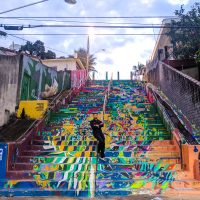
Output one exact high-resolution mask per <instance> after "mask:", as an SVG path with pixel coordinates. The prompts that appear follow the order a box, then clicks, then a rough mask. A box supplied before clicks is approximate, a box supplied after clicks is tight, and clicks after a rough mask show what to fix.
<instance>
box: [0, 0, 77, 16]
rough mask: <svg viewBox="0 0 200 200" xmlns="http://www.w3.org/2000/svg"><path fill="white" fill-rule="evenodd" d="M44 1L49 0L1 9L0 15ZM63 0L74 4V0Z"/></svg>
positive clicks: (43, 0)
mask: <svg viewBox="0 0 200 200" xmlns="http://www.w3.org/2000/svg"><path fill="white" fill-rule="evenodd" d="M46 1H49V0H42V1H37V2H34V3H30V4H27V5H24V6H20V7H17V8H13V9H10V10H6V11H3V12H0V15H2V14H5V13H8V12H11V11H15V10H19V9H21V8H26V7H29V6H33V5H35V4H39V3H43V2H46ZM64 2H65V3H69V4H76V0H64Z"/></svg>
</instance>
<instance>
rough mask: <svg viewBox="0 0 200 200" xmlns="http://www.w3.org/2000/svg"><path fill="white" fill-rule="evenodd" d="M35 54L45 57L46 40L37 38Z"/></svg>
mask: <svg viewBox="0 0 200 200" xmlns="http://www.w3.org/2000/svg"><path fill="white" fill-rule="evenodd" d="M33 47H34V54H35V55H36V56H39V57H41V59H44V58H45V47H44V42H42V41H40V40H37V41H36V42H35V43H34V44H33Z"/></svg>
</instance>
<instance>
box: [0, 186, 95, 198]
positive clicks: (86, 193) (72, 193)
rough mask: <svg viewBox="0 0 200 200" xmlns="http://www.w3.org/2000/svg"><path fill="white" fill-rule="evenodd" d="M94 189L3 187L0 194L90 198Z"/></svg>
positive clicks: (9, 195) (8, 195)
mask: <svg viewBox="0 0 200 200" xmlns="http://www.w3.org/2000/svg"><path fill="white" fill-rule="evenodd" d="M91 193H94V191H92V192H91V191H90V190H78V191H77V190H72V189H71V190H66V188H64V189H54V190H49V189H48V188H47V189H44V188H41V189H39V188H34V190H33V188H31V189H25V188H22V189H9V190H8V189H3V190H0V194H1V195H2V196H7V197H12V196H14V197H15V196H27V197H30V196H40V197H44V196H45V197H51V196H58V194H59V196H64V197H65V196H66V197H79V198H88V197H93V194H91Z"/></svg>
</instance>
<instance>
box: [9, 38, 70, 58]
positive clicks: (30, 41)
mask: <svg viewBox="0 0 200 200" xmlns="http://www.w3.org/2000/svg"><path fill="white" fill-rule="evenodd" d="M7 35H9V36H12V37H14V38H17V39H20V40H23V41H26V42H31V41H30V40H27V39H24V38H21V37H18V36H16V35H14V34H7ZM31 43H32V42H31ZM44 47H45V48H47V49H50V50H53V51H56V52H60V53H63V54H68V53H67V52H63V51H60V50H57V49H53V48H51V47H48V46H45V45H44Z"/></svg>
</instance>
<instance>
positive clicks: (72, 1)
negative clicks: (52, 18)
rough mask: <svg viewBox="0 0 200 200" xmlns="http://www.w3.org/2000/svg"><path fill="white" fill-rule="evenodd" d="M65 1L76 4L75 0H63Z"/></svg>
mask: <svg viewBox="0 0 200 200" xmlns="http://www.w3.org/2000/svg"><path fill="white" fill-rule="evenodd" d="M65 2H66V3H69V4H76V0H65Z"/></svg>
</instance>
